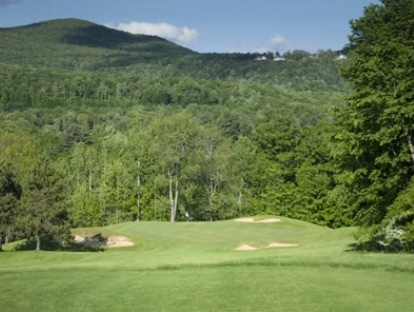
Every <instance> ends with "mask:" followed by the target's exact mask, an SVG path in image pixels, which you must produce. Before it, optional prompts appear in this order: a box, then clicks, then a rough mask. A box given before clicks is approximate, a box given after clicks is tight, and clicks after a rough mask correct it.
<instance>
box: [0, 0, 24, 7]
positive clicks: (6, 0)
mask: <svg viewBox="0 0 414 312" xmlns="http://www.w3.org/2000/svg"><path fill="white" fill-rule="evenodd" d="M22 1H23V0H0V6H8V5H11V4H17V3H20V2H22Z"/></svg>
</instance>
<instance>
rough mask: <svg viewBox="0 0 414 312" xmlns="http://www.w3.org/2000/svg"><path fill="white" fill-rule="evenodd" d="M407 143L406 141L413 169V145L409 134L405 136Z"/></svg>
mask: <svg viewBox="0 0 414 312" xmlns="http://www.w3.org/2000/svg"><path fill="white" fill-rule="evenodd" d="M407 143H408V148H409V149H410V156H411V161H412V164H411V170H413V171H414V147H413V141H412V139H411V135H409V136H408V137H407Z"/></svg>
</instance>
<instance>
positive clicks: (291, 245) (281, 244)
mask: <svg viewBox="0 0 414 312" xmlns="http://www.w3.org/2000/svg"><path fill="white" fill-rule="evenodd" d="M296 246H299V245H298V244H288V243H276V242H275V243H270V244H269V245H267V246H266V248H281V247H296Z"/></svg>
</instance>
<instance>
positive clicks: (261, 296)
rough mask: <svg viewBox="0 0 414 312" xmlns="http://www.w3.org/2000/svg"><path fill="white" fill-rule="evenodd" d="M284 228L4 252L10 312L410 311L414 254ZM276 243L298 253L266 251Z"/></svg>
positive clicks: (191, 230) (131, 231) (162, 229)
mask: <svg viewBox="0 0 414 312" xmlns="http://www.w3.org/2000/svg"><path fill="white" fill-rule="evenodd" d="M260 219H263V218H260ZM279 219H280V222H271V223H266V222H265V223H263V222H234V221H224V222H200V223H198V222H197V223H175V224H170V223H163V222H134V223H133V222H131V223H124V224H118V225H114V226H110V227H107V228H94V229H78V230H76V231H75V232H74V234H76V233H77V234H80V233H84V232H87V233H89V234H97V233H101V234H102V235H112V234H116V235H122V236H125V237H127V238H128V239H130V240H131V241H133V242H134V246H130V247H125V248H114V249H105V250H104V251H103V252H99V253H96V252H34V251H25V252H4V253H2V254H0V263H1V266H0V279H1V283H0V300H1V301H2V303H3V304H2V307H3V308H2V311H29V310H30V311H32V312H35V311H56V310H61V311H98V310H99V311H409V309H410V307H411V306H412V304H413V303H414V299H413V297H412V296H411V291H412V289H413V287H414V264H413V263H414V262H413V261H412V260H413V256H412V255H387V254H361V253H357V252H354V251H352V250H351V247H350V246H351V244H352V243H353V240H352V233H353V231H354V230H353V229H339V230H332V229H328V228H324V227H318V226H315V225H312V224H309V223H306V222H300V221H296V220H291V219H286V218H279ZM275 242H278V243H280V244H297V246H296V247H294V248H261V247H265V246H267V245H269V244H271V243H275ZM243 244H246V245H250V246H255V247H258V248H259V249H257V250H253V251H249V252H239V251H236V250H235V248H237V246H240V245H243Z"/></svg>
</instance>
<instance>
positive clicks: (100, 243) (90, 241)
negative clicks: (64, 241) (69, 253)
mask: <svg viewBox="0 0 414 312" xmlns="http://www.w3.org/2000/svg"><path fill="white" fill-rule="evenodd" d="M74 241H75V243H79V244H82V245H84V246H88V247H94V248H118V247H129V246H133V245H134V243H133V242H132V241H130V240H129V239H128V238H126V237H125V236H120V235H110V236H108V237H102V236H92V237H88V236H82V235H75V238H74Z"/></svg>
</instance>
